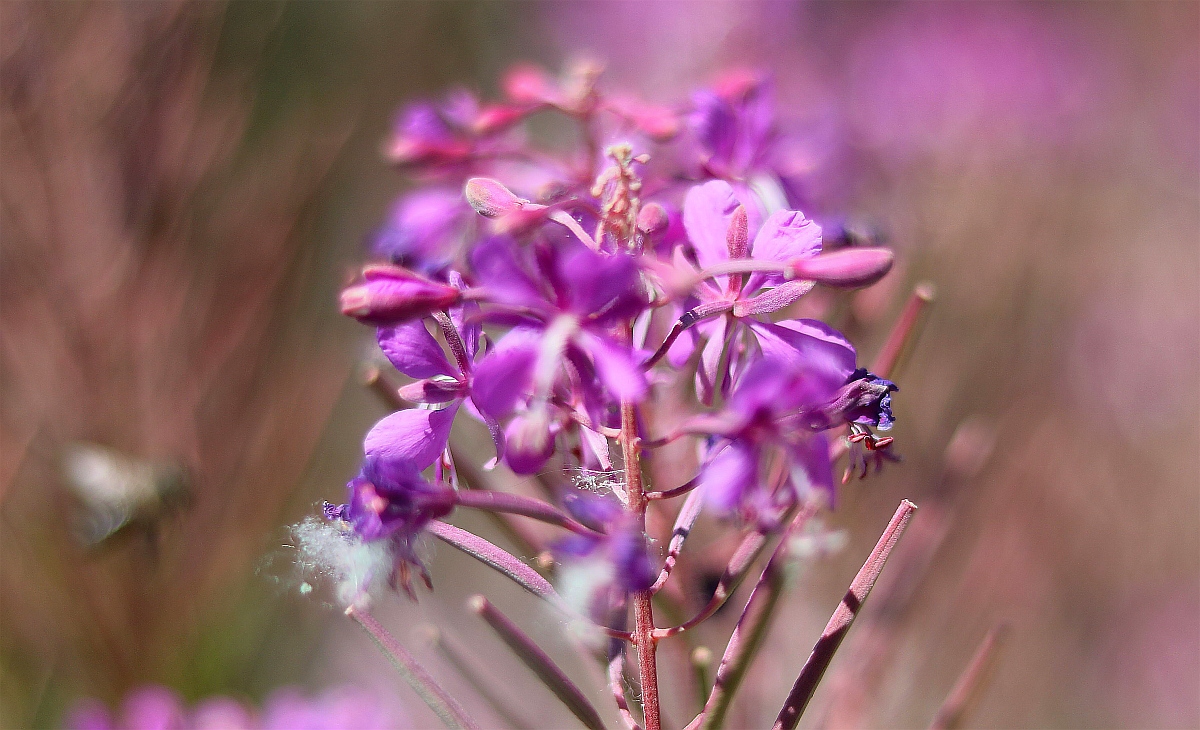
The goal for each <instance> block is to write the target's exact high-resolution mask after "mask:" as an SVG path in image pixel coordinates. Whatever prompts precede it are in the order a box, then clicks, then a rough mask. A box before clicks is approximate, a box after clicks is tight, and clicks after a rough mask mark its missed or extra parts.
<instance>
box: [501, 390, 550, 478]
mask: <svg viewBox="0 0 1200 730" xmlns="http://www.w3.org/2000/svg"><path fill="white" fill-rule="evenodd" d="M553 454H554V434H553V433H551V431H550V414H549V413H547V412H546V409H545V408H544V407H543V408H538V407H535V408H532V409H530V410H529V411H527V412H526V413H522V414H519V415H518V416H517V417H516V418H514V419H512V421H510V422H509V424H508V428H506V429H504V461H505V463H506V464H508V468H510V469H512V470H513V471H514V472H516V473H517V474H534V473H536V472H537V471H538V470H539V469H541V468H542V466H543V465H544V464H545V463H546V462H547V461H548V460H549V459H550V457H551V456H552V455H553Z"/></svg>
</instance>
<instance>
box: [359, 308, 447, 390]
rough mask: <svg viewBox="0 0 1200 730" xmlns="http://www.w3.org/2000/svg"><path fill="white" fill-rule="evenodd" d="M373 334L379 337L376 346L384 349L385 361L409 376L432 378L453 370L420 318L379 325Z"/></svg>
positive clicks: (440, 347)
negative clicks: (383, 325)
mask: <svg viewBox="0 0 1200 730" xmlns="http://www.w3.org/2000/svg"><path fill="white" fill-rule="evenodd" d="M375 336H376V338H377V339H378V340H379V349H380V350H383V354H384V355H386V356H387V359H388V361H389V362H391V363H392V365H393V366H395V368H396V369H397V370H399V371H400V372H402V373H404V374H405V375H407V376H408V377H410V378H432V377H433V376H435V375H453V374H454V373H455V370H454V369H453V368H452V367H450V363H449V361H447V360H446V354H445V353H444V352H443V351H442V346H441V345H440V344H438V341H437V340H435V339H434V338H433V335H431V334H429V330H427V329H425V323H424V322H423V321H421V320H416V321H413V322H405V323H404V324H398V325H393V326H391V327H380V328H379V329H378V330H377V331H376V333H375Z"/></svg>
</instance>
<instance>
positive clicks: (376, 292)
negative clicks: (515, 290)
mask: <svg viewBox="0 0 1200 730" xmlns="http://www.w3.org/2000/svg"><path fill="white" fill-rule="evenodd" d="M461 298H462V292H460V291H459V290H458V289H456V288H454V287H452V286H450V285H448V284H441V283H439V282H436V281H430V280H428V279H424V278H422V277H420V276H418V275H416V274H414V273H413V272H411V271H409V270H408V269H402V268H400V267H398V266H386V265H382V264H379V265H374V266H368V267H367V268H365V269H363V283H361V284H355V285H354V286H350V287H347V288H346V289H344V290H343V291H342V297H341V300H342V314H345V315H347V316H350V317H354V318H355V319H357V320H358V321H359V322H362V323H364V324H374V325H389V324H399V323H401V322H406V321H408V320H410V319H416V318H419V317H424V316H426V315H428V314H430V313H431V312H434V311H436V310H439V309H445V308H446V307H449V306H452V305H454V304H456V303H457V302H458V301H459V300H460V299H461Z"/></svg>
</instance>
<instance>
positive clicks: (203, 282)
mask: <svg viewBox="0 0 1200 730" xmlns="http://www.w3.org/2000/svg"><path fill="white" fill-rule="evenodd" d="M472 8H473V6H471V5H468V4H457V5H443V4H432V3H427V4H417V3H388V4H384V3H378V4H376V3H356V4H348V5H342V6H334V5H331V4H323V3H297V4H282V3H231V4H228V5H226V4H218V3H194V4H193V3H182V2H146V3H134V4H117V3H71V4H43V3H4V4H3V6H0V14H2V16H3V17H2V20H3V23H2V24H0V25H2V26H3V31H2V32H3V47H2V53H3V58H2V63H3V67H2V73H3V76H2V78H3V101H2V103H3V106H2V115H3V116H2V124H3V127H2V128H0V132H2V144H3V148H2V151H3V165H2V166H0V169H2V173H0V174H2V179H3V211H2V217H0V226H2V228H3V246H2V249H0V255H2V262H3V266H2V271H0V290H2V291H0V305H2V306H3V313H4V317H3V324H2V325H0V333H2V336H3V338H2V339H3V344H4V347H3V350H2V352H0V367H2V370H0V393H2V394H3V400H4V409H3V418H2V420H0V456H2V457H3V458H2V462H3V470H2V471H0V498H2V500H3V501H2V503H0V525H2V527H0V530H2V532H0V569H2V572H0V621H2V622H3V625H4V631H3V636H2V637H0V672H2V673H0V686H2V687H3V694H2V695H0V697H2V699H3V702H2V703H0V704H2V705H3V710H2V715H0V724H2V725H4V726H6V727H29V726H39V727H42V726H49V725H55V724H57V723H58V722H59V718H60V717H61V713H62V710H63V707H64V704H65V703H66V702H68V701H70V700H71V699H72V698H74V697H75V696H78V695H81V694H83V695H91V696H96V697H99V698H101V699H104V700H106V701H108V702H110V703H114V702H115V701H117V700H118V699H119V698H120V697H121V696H122V695H123V694H124V693H125V692H126V691H128V690H129V689H130V688H131V687H133V686H135V685H138V684H141V683H145V682H163V683H167V684H170V685H172V686H174V687H176V688H177V689H179V690H180V691H182V692H183V693H184V695H185V696H187V697H189V698H197V697H201V696H203V695H206V694H209V693H213V692H235V693H240V694H248V695H251V696H253V697H261V696H263V695H264V694H266V693H267V692H268V691H269V690H270V689H272V688H274V687H276V686H278V685H279V684H282V683H289V682H302V681H304V680H305V679H306V676H305V670H306V663H305V662H303V661H299V660H300V658H301V657H304V656H308V655H311V651H312V649H313V648H314V647H315V642H316V641H317V639H318V632H317V628H318V626H319V625H320V624H321V623H322V622H323V621H324V620H326V618H327V617H325V616H324V615H323V614H322V613H321V612H319V611H315V610H313V609H305V608H302V607H301V605H302V604H298V603H295V602H288V601H283V600H282V598H281V595H280V592H279V591H278V590H277V589H275V588H273V587H272V583H271V581H270V580H267V579H266V578H271V577H272V576H271V575H270V572H271V571H272V570H274V568H273V567H271V566H269V565H265V563H264V558H263V555H264V553H268V552H270V551H272V550H279V549H280V548H279V546H280V545H281V544H282V543H283V542H284V541H285V536H284V535H283V533H282V532H281V530H280V527H279V526H280V525H283V524H287V523H289V522H292V521H295V518H296V517H297V516H298V515H300V514H303V513H304V512H306V511H308V510H309V509H311V505H312V503H313V502H314V501H316V500H317V499H319V497H321V496H324V495H326V494H328V493H329V490H328V485H329V484H339V483H340V481H342V480H343V479H344V473H345V472H346V471H347V469H346V468H345V467H346V465H344V464H341V463H340V462H338V461H337V460H336V459H334V460H333V461H330V460H329V459H326V458H322V457H321V456H320V455H321V454H323V453H325V452H326V451H327V450H332V451H333V452H334V453H337V449H336V440H337V439H340V438H342V436H343V432H347V433H351V434H352V433H353V431H354V428H353V427H351V428H348V429H347V428H344V427H340V426H338V425H337V423H338V422H339V421H342V420H344V419H347V418H349V419H352V420H357V419H360V418H361V417H362V416H361V415H360V414H359V413H358V411H361V410H363V409H362V408H361V407H359V408H341V409H336V410H335V408H334V406H335V403H337V402H338V399H339V397H341V394H342V390H343V385H344V383H345V380H346V377H347V375H348V373H349V367H350V362H351V360H352V358H353V355H352V349H353V348H352V346H351V345H350V344H349V339H350V337H352V336H353V332H352V328H349V327H347V326H345V325H344V324H343V323H341V322H340V321H338V319H337V318H336V313H335V310H334V308H333V307H330V306H329V303H330V302H332V301H333V300H334V294H333V292H334V290H335V289H336V287H337V286H338V285H339V283H340V282H339V281H338V278H337V277H338V271H339V270H340V265H339V263H338V262H339V261H341V260H345V259H354V258H357V257H358V256H359V255H360V254H359V253H358V251H357V248H358V246H359V241H360V240H361V237H362V235H364V234H365V232H366V224H364V223H360V222H356V221H364V220H368V219H369V218H370V217H371V216H374V215H376V214H377V210H378V208H379V206H380V205H381V204H382V201H383V200H384V199H385V197H384V196H387V195H390V194H391V192H392V191H391V189H390V187H389V185H388V184H387V183H386V182H385V180H386V178H384V176H385V175H386V174H387V171H386V170H385V169H380V168H381V167H382V166H380V165H378V164H377V162H376V161H377V150H378V140H379V139H381V138H382V136H383V133H384V131H385V130H384V129H382V128H371V127H370V126H369V125H363V124H361V121H362V119H364V118H367V119H374V120H386V119H387V118H388V117H389V114H387V113H386V112H384V111H382V110H383V109H385V108H390V107H391V106H392V105H393V104H394V103H395V102H396V101H397V100H398V99H400V98H403V97H404V96H407V95H410V94H412V93H414V92H415V91H418V90H419V89H420V88H422V87H425V86H427V85H443V84H445V83H446V82H447V81H448V80H449V79H451V78H454V77H457V76H461V75H466V74H468V73H472V72H474V71H475V70H476V69H475V66H476V64H477V63H478V62H479V57H480V54H481V53H483V51H482V50H481V49H482V48H483V45H482V44H483V43H484V40H483V39H482V38H481V37H480V35H479V33H478V30H479V28H478V27H477V26H473V25H471V23H469V22H465V19H466V18H469V17H474V18H476V19H477V20H479V21H481V22H482V21H483V20H486V18H484V17H483V16H481V15H480V14H479V13H475V14H474V15H471V14H470V12H469V11H471V10H472ZM484 15H486V13H485V14H484ZM364 163H365V164H364ZM364 169H367V170H376V171H377V175H378V177H379V178H381V179H371V178H369V177H368V179H367V180H363V179H362V176H361V175H359V174H358V171H359V170H364ZM360 188H361V189H360ZM372 189H373V192H371V193H368V194H366V195H364V194H363V192H364V190H372ZM367 211H369V212H367ZM348 220H349V221H350V223H349V224H348V223H347V221H348ZM356 226H358V227H357V229H356ZM357 405H358V406H362V405H363V404H362V403H361V402H360V403H358V404H357ZM331 416H332V417H333V418H334V427H332V428H328V436H326V437H325V438H326V439H327V440H334V441H335V443H334V444H326V445H325V446H324V447H320V444H321V443H322V441H321V439H322V434H323V433H326V432H327V424H329V423H330V418H331ZM331 446H332V447H333V448H332V449H331V448H330V447H331ZM343 451H344V450H343ZM80 454H82V455H83V456H82V457H79V456H78V455H80ZM314 455H315V456H314ZM77 457H78V458H77ZM72 464H74V465H76V466H75V468H69V466H70V465H72ZM164 475H169V477H168V476H164ZM306 475H307V478H306ZM264 566H265V567H264ZM256 568H263V569H264V570H265V574H264V575H258V576H255V570H256ZM274 577H276V578H279V576H274ZM288 587H289V588H292V587H294V586H288ZM289 657H292V658H294V660H289V659H288V658H289Z"/></svg>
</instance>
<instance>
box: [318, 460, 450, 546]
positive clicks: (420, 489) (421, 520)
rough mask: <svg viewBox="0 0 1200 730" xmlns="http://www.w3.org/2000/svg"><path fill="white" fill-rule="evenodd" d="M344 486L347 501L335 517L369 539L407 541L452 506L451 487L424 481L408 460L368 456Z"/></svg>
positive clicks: (448, 510) (447, 512) (365, 538)
mask: <svg viewBox="0 0 1200 730" xmlns="http://www.w3.org/2000/svg"><path fill="white" fill-rule="evenodd" d="M346 489H347V491H348V492H349V500H350V501H349V502H348V503H347V504H345V505H342V506H341V507H340V508H338V516H339V517H340V518H341V519H343V520H345V521H346V522H348V523H350V526H351V527H352V528H353V529H354V532H355V533H356V534H358V535H359V537H361V538H362V539H364V540H368V541H371V540H382V539H384V538H389V537H393V536H395V537H397V538H398V539H400V540H401V541H407V540H409V539H411V538H412V537H413V536H415V535H416V534H417V533H418V532H420V531H421V529H423V528H424V527H425V525H427V524H429V521H430V520H432V519H435V518H438V517H442V516H444V515H446V514H449V513H450V511H451V510H452V509H453V508H454V492H453V490H452V489H450V488H449V487H445V486H441V485H434V484H431V483H430V482H428V481H426V480H425V478H424V477H423V476H421V472H420V471H419V470H418V469H417V467H416V466H415V464H414V462H412V461H410V460H404V459H388V458H384V457H380V456H375V455H369V456H367V457H366V459H364V460H363V465H362V471H360V472H359V474H358V476H357V477H355V478H354V479H351V480H350V482H349V483H348V484H347V485H346Z"/></svg>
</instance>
